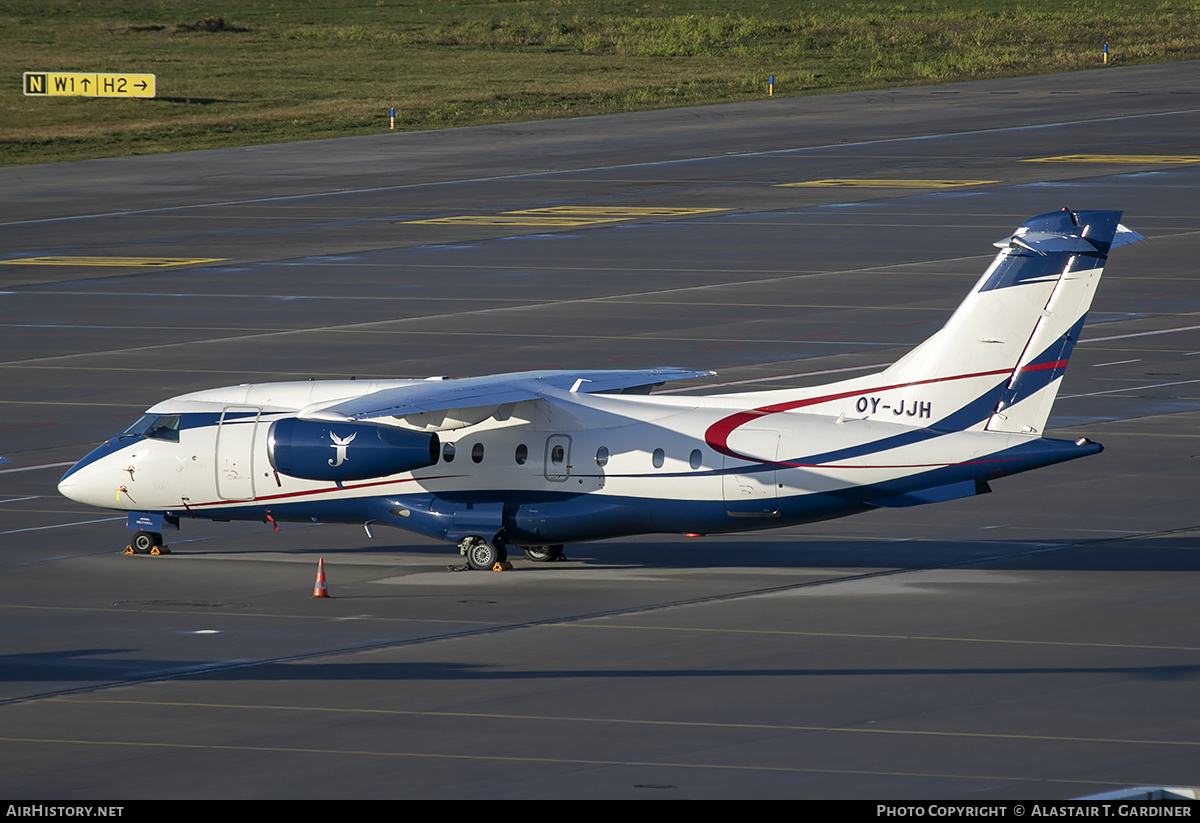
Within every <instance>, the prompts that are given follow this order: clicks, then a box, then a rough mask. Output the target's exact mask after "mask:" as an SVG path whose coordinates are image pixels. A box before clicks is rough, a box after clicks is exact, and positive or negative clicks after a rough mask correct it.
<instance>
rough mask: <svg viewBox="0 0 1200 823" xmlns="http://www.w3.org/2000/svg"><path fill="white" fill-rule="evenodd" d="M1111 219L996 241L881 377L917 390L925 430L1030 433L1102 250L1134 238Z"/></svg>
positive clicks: (1091, 217) (1062, 219)
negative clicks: (995, 250) (956, 298)
mask: <svg viewBox="0 0 1200 823" xmlns="http://www.w3.org/2000/svg"><path fill="white" fill-rule="evenodd" d="M1120 218H1121V212H1118V211H1079V212H1072V211H1068V210H1066V209H1064V210H1063V211H1059V212H1051V213H1050V214H1043V215H1041V216H1039V217H1034V218H1033V219H1031V220H1029V221H1027V222H1026V223H1025V224H1024V225H1022V226H1021V227H1020V228H1018V229H1017V230H1016V231H1015V232H1014V233H1013V235H1012V236H1011V237H1008V238H1005V239H1004V240H1001V241H999V242H997V243H996V244H995V245H996V246H997V247H999V248H1000V253H999V254H998V255H997V256H996V259H995V260H994V261H993V262H992V264H991V266H989V267H988V269H987V271H986V272H984V274H983V276H982V277H981V278H980V279H979V281H978V282H977V283H976V284H975V287H974V288H973V289H972V290H971V293H970V294H969V295H968V296H967V298H966V299H965V300H964V301H963V302H962V303H961V304H960V305H959V307H958V309H957V310H955V312H954V314H953V315H952V316H951V317H950V319H949V320H948V321H947V322H946V325H945V326H944V327H943V328H942V329H941V330H940V331H939V332H938V333H937V334H935V335H934V336H933V337H931V338H929V339H928V340H926V341H925V342H924V343H922V344H921V345H920V346H918V347H917V348H916V349H914V350H913V351H911V352H909V354H907V355H906V356H905V357H903V358H902V359H901V360H899V361H898V362H897V363H895V364H894V365H892V366H891V367H890V368H889V369H888V370H887V371H886V372H884V376H885V377H886V379H887V382H888V383H889V384H890V385H891V386H892V387H894V389H893V391H898V392H905V393H908V392H911V391H913V390H914V389H917V387H919V401H920V402H921V403H922V404H923V405H922V406H921V407H920V408H921V409H922V410H923V411H924V410H925V409H931V410H932V411H933V413H932V415H931V417H932V420H930V421H929V424H930V425H933V426H935V427H939V426H946V427H953V428H986V429H987V430H988V431H1003V432H1025V433H1040V432H1041V431H1042V429H1043V428H1044V427H1045V424H1046V419H1047V417H1048V416H1049V414H1050V407H1051V405H1052V404H1053V403H1054V398H1055V396H1056V395H1057V394H1058V387H1059V385H1060V383H1061V382H1062V376H1063V373H1064V371H1065V370H1066V366H1067V360H1068V358H1070V356H1071V350H1072V349H1073V348H1074V345H1075V342H1076V340H1077V339H1078V337H1079V332H1080V329H1082V327H1083V320H1084V317H1085V316H1086V315H1087V311H1088V308H1089V307H1090V306H1091V303H1092V297H1093V296H1094V295H1095V293H1096V287H1097V285H1098V284H1099V282H1100V275H1101V273H1102V272H1103V271H1104V262H1105V260H1106V259H1107V257H1108V252H1109V250H1110V249H1111V248H1113V247H1114V246H1119V245H1124V244H1125V243H1132V242H1136V241H1137V240H1141V239H1143V238H1142V236H1141V235H1139V234H1137V233H1136V232H1132V231H1130V230H1129V229H1127V228H1125V227H1124V226H1122V225H1120V223H1119V221H1120ZM914 399H916V398H914Z"/></svg>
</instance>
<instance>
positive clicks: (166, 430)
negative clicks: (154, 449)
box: [146, 414, 179, 443]
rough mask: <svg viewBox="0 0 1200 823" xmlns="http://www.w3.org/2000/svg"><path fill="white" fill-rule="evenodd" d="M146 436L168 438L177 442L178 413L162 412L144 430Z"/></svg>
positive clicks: (158, 438)
mask: <svg viewBox="0 0 1200 823" xmlns="http://www.w3.org/2000/svg"><path fill="white" fill-rule="evenodd" d="M146 436H147V437H149V438H152V439H154V440H170V441H171V442H172V443H178V442H179V415H177V414H164V415H163V416H162V417H160V418H158V421H157V422H156V423H155V424H154V425H153V426H151V427H150V428H148V429H147V430H146Z"/></svg>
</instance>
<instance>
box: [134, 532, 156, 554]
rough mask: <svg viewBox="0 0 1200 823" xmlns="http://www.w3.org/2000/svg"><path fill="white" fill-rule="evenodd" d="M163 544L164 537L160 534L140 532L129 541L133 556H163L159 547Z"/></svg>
mask: <svg viewBox="0 0 1200 823" xmlns="http://www.w3.org/2000/svg"><path fill="white" fill-rule="evenodd" d="M162 544H163V542H162V535H161V534H159V533H158V532H145V531H140V532H136V533H135V534H134V535H133V538H132V539H131V540H130V541H129V548H131V549H133V554H161V553H162V551H161V549H160V548H159V547H161V546H162ZM156 549H158V551H156Z"/></svg>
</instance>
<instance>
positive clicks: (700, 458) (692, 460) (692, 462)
mask: <svg viewBox="0 0 1200 823" xmlns="http://www.w3.org/2000/svg"><path fill="white" fill-rule="evenodd" d="M703 462H704V455H702V454H701V453H700V450H699V449H692V455H691V457H689V458H688V465H689V466H691V467H692V468H693V469H698V468H700V464H701V463H703Z"/></svg>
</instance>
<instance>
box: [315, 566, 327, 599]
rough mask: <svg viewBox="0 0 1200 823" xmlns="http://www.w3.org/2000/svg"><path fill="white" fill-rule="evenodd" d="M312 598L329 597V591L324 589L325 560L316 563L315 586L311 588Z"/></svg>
mask: <svg viewBox="0 0 1200 823" xmlns="http://www.w3.org/2000/svg"><path fill="white" fill-rule="evenodd" d="M312 596H313V597H329V589H327V588H325V558H324V557H322V558H321V559H320V560H318V561H317V585H315V586H313V593H312Z"/></svg>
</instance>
